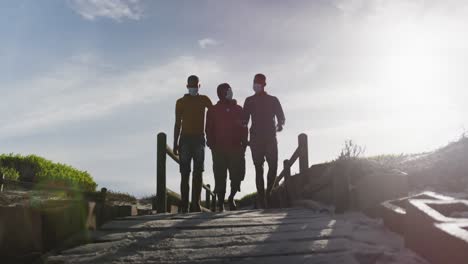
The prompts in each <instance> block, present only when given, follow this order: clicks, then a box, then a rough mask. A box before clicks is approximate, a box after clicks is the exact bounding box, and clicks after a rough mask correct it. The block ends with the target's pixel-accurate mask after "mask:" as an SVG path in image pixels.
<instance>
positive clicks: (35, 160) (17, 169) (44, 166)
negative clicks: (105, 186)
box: [0, 154, 97, 191]
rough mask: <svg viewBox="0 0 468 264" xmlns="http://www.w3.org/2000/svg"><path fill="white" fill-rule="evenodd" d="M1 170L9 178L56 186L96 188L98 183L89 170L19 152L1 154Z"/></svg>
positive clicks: (90, 189) (87, 189) (88, 189)
mask: <svg viewBox="0 0 468 264" xmlns="http://www.w3.org/2000/svg"><path fill="white" fill-rule="evenodd" d="M0 170H1V172H2V173H5V176H6V177H7V178H9V179H14V180H20V181H24V182H33V183H41V184H47V185H51V186H55V187H66V188H79V189H83V190H86V191H94V190H96V187H97V184H96V182H94V180H93V178H92V177H91V175H90V174H89V173H88V172H87V171H81V170H78V169H76V168H73V167H72V166H69V165H66V164H61V163H56V162H52V161H50V160H47V159H45V158H42V157H39V156H36V155H28V156H22V155H18V154H16V155H15V154H2V155H0Z"/></svg>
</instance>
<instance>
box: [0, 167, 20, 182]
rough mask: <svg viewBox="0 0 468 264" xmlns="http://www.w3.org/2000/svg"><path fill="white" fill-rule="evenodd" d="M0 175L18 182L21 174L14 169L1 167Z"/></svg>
mask: <svg viewBox="0 0 468 264" xmlns="http://www.w3.org/2000/svg"><path fill="white" fill-rule="evenodd" d="M0 174H2V175H3V176H5V179H7V180H13V181H17V180H18V179H19V177H20V175H19V172H18V171H16V170H15V169H14V168H4V167H0Z"/></svg>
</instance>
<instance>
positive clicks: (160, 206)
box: [156, 133, 216, 213]
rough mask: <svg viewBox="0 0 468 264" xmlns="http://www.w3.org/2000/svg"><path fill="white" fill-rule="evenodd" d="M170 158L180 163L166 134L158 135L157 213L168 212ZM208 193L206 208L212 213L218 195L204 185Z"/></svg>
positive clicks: (207, 185)
mask: <svg viewBox="0 0 468 264" xmlns="http://www.w3.org/2000/svg"><path fill="white" fill-rule="evenodd" d="M167 156H169V157H170V158H171V159H172V160H174V161H175V162H176V163H177V164H179V163H180V159H179V156H177V155H176V154H175V153H174V151H173V150H172V149H171V148H170V147H169V146H168V145H167V136H166V134H165V133H159V134H158V142H157V160H156V164H157V167H156V212H157V213H165V212H167V186H166V157H167ZM202 187H203V189H205V191H206V200H205V201H206V207H207V208H208V209H211V211H215V210H216V195H215V194H214V193H213V192H212V191H211V187H210V185H209V184H203V185H202Z"/></svg>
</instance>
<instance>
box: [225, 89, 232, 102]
mask: <svg viewBox="0 0 468 264" xmlns="http://www.w3.org/2000/svg"><path fill="white" fill-rule="evenodd" d="M233 97H234V93H233V92H232V89H229V90H227V93H226V99H228V100H229V101H231V100H232V98H233Z"/></svg>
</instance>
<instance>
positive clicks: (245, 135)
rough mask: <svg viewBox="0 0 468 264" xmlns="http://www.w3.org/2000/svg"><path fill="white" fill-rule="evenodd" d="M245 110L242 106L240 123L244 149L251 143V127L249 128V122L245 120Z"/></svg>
mask: <svg viewBox="0 0 468 264" xmlns="http://www.w3.org/2000/svg"><path fill="white" fill-rule="evenodd" d="M244 115H245V113H244V110H243V109H242V108H241V111H240V116H239V119H240V120H239V121H240V122H239V123H240V136H241V142H242V146H243V147H244V151H245V149H246V148H247V145H248V144H249V129H248V128H247V124H246V123H245V122H244Z"/></svg>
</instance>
